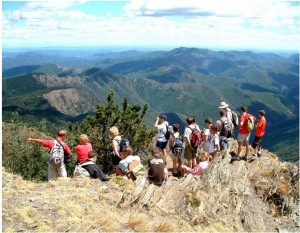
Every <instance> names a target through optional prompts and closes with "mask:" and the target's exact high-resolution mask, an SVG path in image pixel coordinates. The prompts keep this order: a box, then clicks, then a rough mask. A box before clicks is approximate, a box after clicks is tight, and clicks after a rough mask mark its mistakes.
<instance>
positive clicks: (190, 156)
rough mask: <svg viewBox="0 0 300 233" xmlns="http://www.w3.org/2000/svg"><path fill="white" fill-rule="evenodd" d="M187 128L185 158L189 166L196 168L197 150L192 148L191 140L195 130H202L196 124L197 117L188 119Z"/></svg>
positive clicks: (185, 133)
mask: <svg viewBox="0 0 300 233" xmlns="http://www.w3.org/2000/svg"><path fill="white" fill-rule="evenodd" d="M186 123H187V126H186V127H185V130H184V141H185V148H184V158H185V159H186V160H187V162H188V164H187V166H188V167H190V168H193V167H195V166H196V164H197V162H196V153H197V150H195V149H194V148H192V145H191V138H192V135H193V130H194V129H198V130H200V128H199V126H198V125H197V124H196V123H195V117H194V116H189V117H187V119H186Z"/></svg>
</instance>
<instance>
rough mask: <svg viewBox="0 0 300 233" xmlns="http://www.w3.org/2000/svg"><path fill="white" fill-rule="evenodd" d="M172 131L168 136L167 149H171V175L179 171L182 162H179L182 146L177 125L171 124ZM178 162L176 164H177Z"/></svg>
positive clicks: (176, 174) (175, 174)
mask: <svg viewBox="0 0 300 233" xmlns="http://www.w3.org/2000/svg"><path fill="white" fill-rule="evenodd" d="M173 131H174V133H173V134H172V135H171V136H170V139H169V149H170V150H171V151H172V153H171V154H169V155H171V156H170V157H171V159H172V162H173V175H174V176H178V175H179V174H178V172H179V171H180V168H181V165H182V162H181V152H182V148H183V139H182V136H181V135H180V132H179V125H178V124H174V125H173ZM177 163H178V166H177Z"/></svg>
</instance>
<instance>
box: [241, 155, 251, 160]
mask: <svg viewBox="0 0 300 233" xmlns="http://www.w3.org/2000/svg"><path fill="white" fill-rule="evenodd" d="M241 160H245V161H247V160H249V157H248V155H244V156H242V157H241Z"/></svg>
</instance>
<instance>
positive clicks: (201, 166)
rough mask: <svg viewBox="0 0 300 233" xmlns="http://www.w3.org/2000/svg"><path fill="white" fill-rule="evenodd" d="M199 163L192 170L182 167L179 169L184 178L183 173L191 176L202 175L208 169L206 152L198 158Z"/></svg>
mask: <svg viewBox="0 0 300 233" xmlns="http://www.w3.org/2000/svg"><path fill="white" fill-rule="evenodd" d="M198 158H199V161H198V164H197V165H196V166H195V167H194V168H193V169H192V168H190V167H187V166H184V165H183V166H182V167H181V174H182V176H184V174H185V173H188V174H192V175H194V176H195V175H202V174H203V172H204V170H205V169H206V168H207V167H208V165H209V162H208V160H209V156H208V153H207V152H202V153H201V156H199V157H198Z"/></svg>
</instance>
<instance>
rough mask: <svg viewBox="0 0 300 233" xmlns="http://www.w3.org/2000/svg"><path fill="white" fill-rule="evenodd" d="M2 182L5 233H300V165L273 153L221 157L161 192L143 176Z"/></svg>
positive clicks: (8, 177)
mask: <svg viewBox="0 0 300 233" xmlns="http://www.w3.org/2000/svg"><path fill="white" fill-rule="evenodd" d="M169 166H171V163H170V162H169ZM2 181H3V186H2V189H3V191H2V197H3V202H2V203H3V209H2V211H3V214H2V221H3V223H2V224H3V228H2V231H3V232H15V231H26V232H35V231H64V232H66V231H76V232H91V231H92V232H104V231H120V232H123V231H125V232H146V231H152V232H163V231H177V232H182V231H189V232H191V231H198V232H199V231H204V232H225V231H231V232H232V231H236V232H299V167H298V166H297V165H295V164H292V163H289V162H284V161H280V160H279V159H278V157H277V156H276V155H274V154H272V153H270V152H268V151H266V150H263V153H262V156H261V157H260V158H258V159H256V160H254V161H252V162H249V161H235V162H233V163H232V162H231V155H230V154H220V155H218V156H217V157H215V159H214V160H213V161H212V163H211V164H210V166H209V167H208V168H207V170H206V171H205V173H204V174H203V175H202V176H200V177H199V176H198V177H197V176H196V177H193V176H191V175H187V176H186V177H183V178H176V177H170V178H169V180H168V182H167V183H166V184H165V185H163V186H161V187H158V186H154V185H153V184H151V185H149V184H148V182H147V181H146V179H145V178H144V177H143V176H138V178H137V180H136V181H134V182H133V181H131V180H128V179H124V178H122V177H115V176H112V177H111V180H110V181H109V182H105V183H103V182H101V181H99V180H92V179H88V178H68V179H58V180H55V181H51V182H49V183H33V182H30V181H25V180H23V179H22V178H21V177H19V176H16V175H13V174H10V173H7V172H5V170H4V169H3V180H2Z"/></svg>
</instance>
